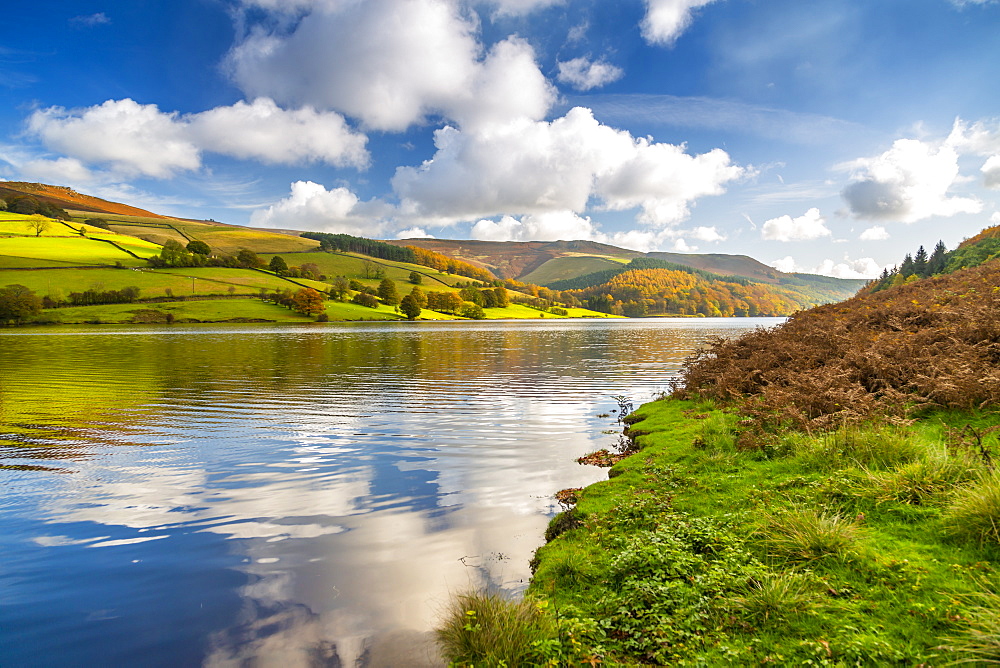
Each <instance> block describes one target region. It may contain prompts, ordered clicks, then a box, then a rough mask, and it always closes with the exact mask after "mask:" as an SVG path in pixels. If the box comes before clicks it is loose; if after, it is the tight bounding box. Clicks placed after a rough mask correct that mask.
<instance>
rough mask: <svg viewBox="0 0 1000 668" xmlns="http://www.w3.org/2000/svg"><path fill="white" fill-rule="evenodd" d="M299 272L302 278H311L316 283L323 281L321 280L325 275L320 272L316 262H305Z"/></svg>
mask: <svg viewBox="0 0 1000 668" xmlns="http://www.w3.org/2000/svg"><path fill="white" fill-rule="evenodd" d="M299 272H300V273H301V275H302V278H309V279H312V280H314V281H321V280H323V279H322V278H321V276H322V275H323V274H322V272H321V271H320V268H319V265H318V264H316V263H315V262H303V263H302V266H301V267H299Z"/></svg>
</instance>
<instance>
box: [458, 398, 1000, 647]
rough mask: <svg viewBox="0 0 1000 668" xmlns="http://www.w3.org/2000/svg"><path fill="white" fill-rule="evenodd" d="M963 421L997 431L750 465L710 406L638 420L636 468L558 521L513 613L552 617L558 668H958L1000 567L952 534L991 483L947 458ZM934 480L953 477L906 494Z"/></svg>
mask: <svg viewBox="0 0 1000 668" xmlns="http://www.w3.org/2000/svg"><path fill="white" fill-rule="evenodd" d="M970 421H973V422H975V423H976V424H987V423H989V424H992V423H996V422H997V420H996V418H995V417H993V416H992V415H991V414H988V413H975V412H972V413H969V412H958V411H943V410H942V411H937V412H935V413H933V414H929V415H925V416H924V417H923V419H921V420H918V421H914V423H913V424H909V425H901V426H893V425H887V424H876V423H874V422H872V423H867V424H864V425H861V426H855V427H850V428H845V429H842V430H840V431H836V432H830V433H827V434H823V435H816V436H809V435H806V434H803V433H798V432H791V431H789V432H787V433H780V434H778V435H777V436H776V442H775V444H774V445H773V446H772V447H770V448H769V449H767V450H760V449H741V448H739V447H737V445H736V439H735V438H734V433H735V432H736V430H737V416H735V415H732V414H730V413H726V412H724V411H723V410H720V409H719V408H718V406H717V405H715V404H714V403H712V402H704V401H695V400H680V399H676V398H666V399H660V400H654V401H651V402H648V403H646V404H643V405H642V406H640V407H639V408H638V409H636V410H635V411H634V412H633V413H631V414H630V415H629V416H628V417H627V418H626V427H625V429H624V432H625V433H626V434H627V435H628V436H629V438H632V439H634V440H635V443H636V446H637V450H636V451H635V452H634V453H632V454H631V455H630V456H628V457H627V458H625V459H623V460H621V461H619V462H617V463H615V464H614V466H612V467H611V468H610V469H609V472H608V474H609V477H608V479H607V480H603V481H600V482H596V483H593V484H591V485H589V486H587V487H584V488H583V489H582V490H579V491H576V492H575V494H574V495H573V496H575V497H576V499H575V503H574V504H572V505H568V504H567V506H568V510H566V511H565V512H563V513H560V514H559V515H557V516H556V517H555V518H553V520H552V521H551V522H550V524H549V527H548V529H547V531H546V536H545V538H546V542H545V544H544V545H542V546H541V547H540V548H538V550H537V552H536V554H535V557H534V558H533V560H532V573H533V574H532V578H531V581H530V584H529V588H528V591H527V596H526V598H525V602H523V603H518V604H511V605H520V606H522V607H523V606H525V605H527V606H529V607H530V606H531V605H534V606H537V607H538V609H539V610H542V609H544V610H545V611H547V612H546V613H545V614H546V615H548V617H546V619H548V621H547V622H545V623H548V624H550V625H551V628H552V629H555V630H554V631H552V633H554V634H555V637H556V639H557V640H553V642H554V643H555V645H553V646H554V647H555V646H558V648H559V649H558V651H555V650H553V652H554V653H555V654H557V655H559V656H561V657H562V658H561V659H560V660H561V661H562V663H559V664H558V665H578V664H579V663H586V662H588V661H591V662H594V661H596V662H598V663H600V664H601V665H618V663H628V664H631V663H634V662H637V663H641V664H646V663H653V664H657V665H659V664H664V663H668V664H679V665H750V664H759V663H764V664H767V663H775V664H778V665H786V664H796V665H801V664H803V663H808V662H819V663H821V664H822V665H855V663H856V662H860V664H865V665H868V664H872V663H877V664H896V665H920V664H926V665H929V664H933V663H940V662H941V661H950V660H958V659H961V658H963V657H966V656H968V652H969V651H971V650H970V649H969V647H968V643H967V642H966V641H967V640H968V637H969V636H968V634H969V629H970V627H972V628H973V629H975V628H976V626H975V624H976V622H975V621H974V620H976V619H979V618H981V617H982V615H983V614H984V613H983V610H984V609H987V611H988V615H989V614H994V613H996V612H1000V607H995V608H990V607H989V606H991V605H993V606H1000V597H998V596H997V591H1000V574H998V569H1000V550H998V549H997V547H996V546H991V545H990V544H983V543H975V542H974V541H973V542H970V541H968V540H962V539H960V538H957V537H956V536H955V535H954V534H950V533H949V525H948V518H949V517H950V516H951V515H950V514H949V513H952V512H953V511H952V510H951V508H952V506H953V505H954V504H953V503H952V500H953V498H954V497H955V496H956V495H959V494H961V493H962V490H965V489H967V488H969V486H970V485H971V484H972V483H973V481H976V480H979V479H981V478H982V477H983V476H987V477H988V476H991V475H995V474H993V473H991V471H990V470H989V469H988V468H986V469H984V468H983V467H982V466H979V465H978V464H977V462H976V461H974V460H975V457H973V456H972V455H970V452H964V451H962V448H961V447H960V446H958V445H948V439H949V438H952V437H953V435H954V430H956V429H957V427H958V426H960V425H961V424H963V423H964V424H969V423H971V422H970ZM934 467H937V468H935V469H934V470H944V469H947V470H950V471H952V474H950V475H952V477H951V478H950V479H948V480H946V481H945V480H938V481H937V482H936V483H934V482H933V481H932V482H927V481H925V480H919V481H917V482H914V480H913V479H914V477H915V476H916V474H915V473H914V472H915V471H918V470H926V469H930V468H934ZM942 467H943V468H942ZM942 475H943V474H942ZM916 477H918V478H919V476H916ZM887 490H894V491H891V492H890V491H887ZM810 527H811V528H810ZM820 529H822V530H823V531H826V532H827V533H826V534H824V535H823V536H821V537H819V538H816V536H815V535H814V536H813V537H814V539H815V541H814V543H808V541H807V544H804V545H797V544H796V543H795V541H796V540H799V539H800V538H801V535H802V534H804V533H808V532H810V531H812V532H813V533H814V534H816V535H819V534H820V533H822V531H820ZM983 597H985V598H983ZM990 597H992V598H990ZM984 602H985V603H984ZM467 605H469V606H471V605H479V604H478V603H476V602H474V601H473V602H467ZM984 606H985V608H984ZM994 616H995V615H994ZM970 620H971V621H970ZM543 621H544V620H543V619H542V618H541V617H539V618H538V619H536V620H535V622H533V623H534V625H535V626H539V625H542V626H544V624H543ZM504 624H507V622H504ZM963 643H965V644H963ZM545 656H551V654H550V655H543V657H542V658H544V657H545ZM536 658H537V657H536ZM477 665H478V664H477Z"/></svg>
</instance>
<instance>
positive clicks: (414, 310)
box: [399, 295, 421, 320]
mask: <svg viewBox="0 0 1000 668" xmlns="http://www.w3.org/2000/svg"><path fill="white" fill-rule="evenodd" d="M399 310H400V311H402V312H403V315H405V316H406V318H407V320H415V319H416V318H417V316H419V315H420V311H421V309H420V304H418V303H417V300H416V299H414V298H413V295H406V296H405V297H403V299H402V301H400V302H399Z"/></svg>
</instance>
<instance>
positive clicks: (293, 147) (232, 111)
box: [189, 98, 369, 167]
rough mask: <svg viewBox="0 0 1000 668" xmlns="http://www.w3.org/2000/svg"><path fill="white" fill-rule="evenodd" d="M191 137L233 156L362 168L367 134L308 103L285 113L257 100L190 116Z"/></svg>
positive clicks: (267, 101) (276, 162)
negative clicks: (354, 129)
mask: <svg viewBox="0 0 1000 668" xmlns="http://www.w3.org/2000/svg"><path fill="white" fill-rule="evenodd" d="M189 121H190V124H191V136H192V137H194V138H195V140H196V141H197V144H198V146H199V147H200V148H202V149H204V150H206V151H212V152H214V153H222V154H225V155H231V156H233V157H235V158H242V159H257V160H260V161H262V162H266V163H272V164H286V165H290V164H296V163H302V162H325V163H327V164H330V165H336V166H344V165H352V166H355V167H366V166H367V164H368V159H369V156H368V151H366V150H365V144H366V142H367V141H368V138H367V137H366V136H365V135H363V134H359V133H357V132H354V131H353V130H351V129H350V128H349V127H348V126H347V123H345V122H344V118H343V117H342V116H340V115H339V114H336V113H333V112H329V111H327V112H318V111H316V110H314V109H312V108H311V107H305V108H303V109H297V110H291V111H285V110H283V109H281V108H279V107H278V105H276V104H275V103H274V101H273V100H270V99H268V98H258V99H256V100H254V101H253V102H252V103H249V104H248V103H246V102H243V101H240V102H237V103H236V104H234V105H232V106H229V107H217V108H215V109H210V110H209V111H205V112H202V113H200V114H195V115H194V116H191V117H190V119H189Z"/></svg>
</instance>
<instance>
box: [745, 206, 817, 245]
mask: <svg viewBox="0 0 1000 668" xmlns="http://www.w3.org/2000/svg"><path fill="white" fill-rule="evenodd" d="M832 234H833V233H832V232H830V230H829V228H827V226H826V220H825V219H824V218H823V216H821V215H820V213H819V209H816V208H812V209H809V210H808V211H806V212H805V213H804V214H802V215H801V216H799V217H798V218H792V217H791V216H789V215H787V214H786V215H784V216H781V217H779V218H772V219H771V220H768V221H766V222H765V223H764V225H763V226H762V227H761V231H760V235H761V237H762V238H764V239H767V240H769V241H809V240H811V239H819V238H820V237H829V236H832Z"/></svg>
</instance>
